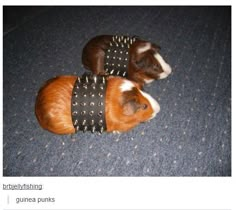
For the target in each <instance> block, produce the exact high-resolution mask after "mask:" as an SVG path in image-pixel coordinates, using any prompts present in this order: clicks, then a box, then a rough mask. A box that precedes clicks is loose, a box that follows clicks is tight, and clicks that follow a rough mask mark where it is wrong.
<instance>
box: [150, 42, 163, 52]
mask: <svg viewBox="0 0 236 210" xmlns="http://www.w3.org/2000/svg"><path fill="white" fill-rule="evenodd" d="M151 49H152V50H153V51H155V52H160V50H161V47H160V46H159V45H157V44H153V43H152V47H151Z"/></svg>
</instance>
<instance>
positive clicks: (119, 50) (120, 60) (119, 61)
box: [104, 36, 136, 77]
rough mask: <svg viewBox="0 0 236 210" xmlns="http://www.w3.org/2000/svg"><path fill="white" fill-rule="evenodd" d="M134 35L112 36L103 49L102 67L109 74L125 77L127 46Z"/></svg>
mask: <svg viewBox="0 0 236 210" xmlns="http://www.w3.org/2000/svg"><path fill="white" fill-rule="evenodd" d="M135 40H136V37H128V36H113V37H112V41H111V42H110V43H109V48H108V49H106V51H105V58H104V69H105V71H106V73H108V74H109V75H116V76H121V77H127V71H128V64H129V48H130V46H131V45H132V44H133V43H134V42H135Z"/></svg>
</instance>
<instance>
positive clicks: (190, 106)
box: [3, 6, 231, 176]
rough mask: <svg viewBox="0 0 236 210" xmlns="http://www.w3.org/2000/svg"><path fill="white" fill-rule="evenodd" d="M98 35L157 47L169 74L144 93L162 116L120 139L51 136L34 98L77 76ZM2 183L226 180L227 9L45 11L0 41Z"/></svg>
mask: <svg viewBox="0 0 236 210" xmlns="http://www.w3.org/2000/svg"><path fill="white" fill-rule="evenodd" d="M99 34H118V35H138V36H140V37H142V38H143V39H146V40H149V41H152V42H156V43H158V44H159V45H160V46H161V47H162V50H161V54H162V55H163V57H164V58H165V59H166V60H167V62H168V63H169V64H170V65H171V66H172V69H173V73H172V74H171V75H170V76H169V77H168V78H167V79H164V80H160V81H155V82H153V83H152V84H150V85H148V86H145V91H146V92H148V93H150V94H151V95H152V96H153V97H154V98H155V99H157V101H158V102H159V104H160V106H161V111H160V113H159V114H158V115H157V116H156V117H155V118H154V119H152V120H151V121H150V122H148V123H144V124H141V125H139V126H138V127H136V128H134V129H133V130H132V131H130V132H127V133H122V134H112V133H104V134H102V135H98V134H95V135H94V134H91V133H85V134H84V133H77V134H75V135H72V136H71V135H62V136H60V135H54V134H52V133H49V132H47V131H45V130H43V129H42V128H41V127H40V126H39V124H38V122H37V120H36V117H35V115H34V103H35V98H36V95H37V91H38V90H39V88H40V87H41V85H42V84H43V83H44V82H45V81H46V80H48V79H50V78H52V77H54V76H57V75H81V74H82V73H83V72H84V71H85V70H84V68H83V67H82V65H81V52H82V49H83V46H84V45H85V44H86V42H87V41H88V40H89V39H90V38H92V37H94V36H96V35H99ZM3 47H4V49H3V59H4V60H3V112H4V113H3V152H4V154H3V175H4V176H231V8H230V7H158V6H156V7H154V6H153V7H50V9H47V10H45V12H43V13H40V14H39V15H37V16H35V17H34V18H32V19H30V20H29V21H26V22H24V24H21V25H19V27H15V28H14V30H11V31H10V32H9V33H5V36H4V38H3Z"/></svg>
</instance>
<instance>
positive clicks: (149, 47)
mask: <svg viewBox="0 0 236 210" xmlns="http://www.w3.org/2000/svg"><path fill="white" fill-rule="evenodd" d="M150 49H151V43H146V44H145V46H143V47H140V48H138V50H137V53H143V52H145V51H147V50H150Z"/></svg>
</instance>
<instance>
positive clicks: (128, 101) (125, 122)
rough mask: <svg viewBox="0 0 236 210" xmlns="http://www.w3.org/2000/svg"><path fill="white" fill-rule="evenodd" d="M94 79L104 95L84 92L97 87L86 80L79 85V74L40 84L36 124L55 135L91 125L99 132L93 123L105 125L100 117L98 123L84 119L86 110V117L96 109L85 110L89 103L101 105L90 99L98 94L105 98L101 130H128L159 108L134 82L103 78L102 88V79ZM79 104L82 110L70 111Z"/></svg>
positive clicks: (148, 117) (153, 115) (85, 128)
mask: <svg viewBox="0 0 236 210" xmlns="http://www.w3.org/2000/svg"><path fill="white" fill-rule="evenodd" d="M93 78H95V83H98V84H97V88H98V89H99V87H100V88H101V89H103V91H104V96H103V95H102V94H101V93H98V95H99V96H95V95H94V94H93V93H92V92H91V93H89V92H88V91H87V93H86V92H85V93H84V91H85V90H87V89H89V88H93V89H96V87H95V84H94V82H93V83H89V82H88V81H84V83H83V84H81V85H80V86H79V83H78V81H79V82H80V80H81V77H76V76H58V77H56V78H53V79H50V80H48V81H47V82H46V83H45V84H44V85H43V86H42V87H41V89H40V90H39V92H38V95H37V98H36V104H35V114H36V117H37V119H38V122H39V124H40V125H41V126H42V127H43V128H44V129H46V130H48V131H51V132H53V133H55V134H73V133H75V132H77V131H79V130H83V131H86V130H87V129H88V127H90V130H92V132H94V131H99V130H97V128H96V127H95V125H96V123H98V124H99V123H101V126H104V122H102V116H100V117H101V119H100V118H99V119H95V121H96V120H98V122H94V120H93V119H92V120H91V119H89V120H87V122H86V119H83V117H85V115H86V111H87V112H89V113H88V116H89V115H90V116H89V117H91V116H92V115H96V111H95V112H94V111H91V110H90V111H89V110H86V109H88V108H90V106H91V107H92V106H96V103H98V104H99V105H101V104H103V103H102V102H101V101H100V102H96V100H95V102H94V101H91V100H92V98H93V97H100V99H99V100H101V98H103V100H104V107H103V108H104V113H103V115H104V116H103V117H104V119H105V127H100V128H99V129H101V131H102V132H103V130H104V131H106V132H112V131H117V132H125V131H128V130H130V129H132V128H133V127H135V126H137V125H138V124H139V123H142V122H145V121H148V120H150V119H152V118H153V117H155V115H156V114H157V113H158V112H159V111H160V106H159V104H158V103H157V101H156V100H155V99H154V98H153V97H151V96H150V95H149V94H147V93H145V92H143V91H141V90H140V87H139V85H138V84H137V83H135V82H132V81H129V80H127V79H124V78H122V77H114V76H109V77H105V78H106V85H105V86H106V88H105V90H104V86H102V85H101V84H100V83H101V80H100V81H99V79H98V78H99V76H98V77H97V76H95V77H93ZM87 79H88V78H86V79H84V80H87ZM103 80H104V78H103ZM87 82H88V84H87ZM88 86H91V87H88ZM76 91H77V92H76ZM79 93H81V95H79ZM77 94H78V95H77ZM73 98H74V99H75V101H73V100H74V99H73ZM85 98H87V99H88V100H90V101H89V102H87V104H86V102H84V100H85ZM78 104H80V105H81V106H83V107H84V108H85V110H83V111H78V112H77V111H73V109H74V108H75V107H76V106H79V105H78ZM100 112H101V111H100ZM99 114H101V113H99ZM74 115H75V116H77V115H78V118H76V119H73V117H74ZM80 115H82V117H81V116H80ZM80 117H81V118H80ZM95 117H98V116H95ZM82 121H83V122H82ZM79 125H80V128H79ZM81 126H82V128H81ZM98 126H99V125H98ZM104 128H105V129H104Z"/></svg>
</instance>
